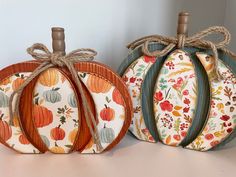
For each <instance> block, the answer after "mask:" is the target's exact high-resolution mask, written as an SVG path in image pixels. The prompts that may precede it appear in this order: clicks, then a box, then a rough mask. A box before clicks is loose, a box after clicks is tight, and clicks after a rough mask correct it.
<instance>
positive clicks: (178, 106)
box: [153, 50, 197, 146]
mask: <svg viewBox="0 0 236 177" xmlns="http://www.w3.org/2000/svg"><path fill="white" fill-rule="evenodd" d="M196 85H197V80H196V77H195V72H194V66H193V64H192V62H191V59H190V57H189V55H188V53H186V52H185V51H182V50H175V51H174V52H172V53H171V54H170V55H169V56H168V57H167V59H166V61H165V63H164V66H163V67H162V69H161V71H160V74H159V76H158V78H157V82H156V85H155V88H154V96H153V102H154V115H155V120H156V125H157V129H158V134H159V137H160V139H161V141H162V142H163V143H164V144H167V145H172V146H178V145H179V144H180V143H181V142H182V141H183V139H184V138H185V136H186V134H187V132H188V129H189V128H190V127H191V123H192V119H193V117H194V114H195V109H196V104H197V97H196V95H197V89H196Z"/></svg>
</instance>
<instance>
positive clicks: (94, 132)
mask: <svg viewBox="0 0 236 177" xmlns="http://www.w3.org/2000/svg"><path fill="white" fill-rule="evenodd" d="M65 65H66V66H67V68H68V69H69V71H70V72H71V74H72V77H73V79H74V80H75V83H76V86H77V88H78V90H79V92H80V94H81V99H82V105H83V108H84V113H85V114H84V115H85V119H86V123H87V125H88V127H89V130H90V133H91V135H92V137H93V140H94V143H95V144H96V148H97V151H98V152H102V151H103V149H104V148H103V147H102V144H101V141H100V137H99V133H98V128H97V123H96V120H95V117H94V115H93V113H92V111H91V109H90V107H89V104H88V101H87V98H86V97H85V93H84V90H83V88H82V84H81V80H80V78H79V76H78V74H77V72H76V70H75V68H74V66H73V63H70V62H68V63H67V62H65ZM89 117H90V118H91V121H90V118H89ZM91 122H92V124H91ZM92 126H93V127H92ZM93 128H94V129H93Z"/></svg>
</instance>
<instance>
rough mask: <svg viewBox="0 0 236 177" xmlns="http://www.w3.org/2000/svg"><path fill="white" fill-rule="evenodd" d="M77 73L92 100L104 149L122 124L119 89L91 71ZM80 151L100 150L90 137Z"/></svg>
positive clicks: (91, 151) (122, 106)
mask: <svg viewBox="0 0 236 177" xmlns="http://www.w3.org/2000/svg"><path fill="white" fill-rule="evenodd" d="M78 75H79V77H80V78H81V80H82V82H83V83H84V84H85V86H86V87H87V89H88V90H89V92H90V94H91V96H92V98H93V100H94V104H95V107H96V115H97V118H98V124H97V128H98V131H99V137H100V141H101V144H102V146H103V148H104V149H105V148H106V147H108V146H109V145H110V144H111V143H112V142H113V141H114V140H115V139H116V137H117V136H118V135H119V133H120V131H121V129H122V127H123V125H124V120H125V108H124V99H123V97H122V95H121V94H120V92H119V90H118V89H117V88H116V87H115V86H114V85H113V84H112V83H111V82H109V81H107V80H106V79H105V78H102V77H100V76H99V75H96V74H92V73H81V72H78ZM82 153H100V152H98V151H97V148H96V145H95V144H94V142H93V140H92V139H91V141H90V142H89V143H88V145H87V146H86V147H85V149H84V150H83V151H82Z"/></svg>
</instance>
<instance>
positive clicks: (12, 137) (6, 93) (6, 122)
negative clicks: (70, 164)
mask: <svg viewBox="0 0 236 177" xmlns="http://www.w3.org/2000/svg"><path fill="white" fill-rule="evenodd" d="M30 74H31V73H30V72H21V73H16V74H15V75H12V76H10V77H8V78H6V79H4V80H2V81H1V82H0V138H1V139H2V140H3V141H4V142H6V144H7V145H9V146H10V147H12V148H13V149H15V150H16V151H18V152H21V153H40V152H39V150H38V149H37V148H35V147H34V146H33V145H32V144H31V143H30V142H29V140H28V139H27V138H26V136H25V134H24V133H23V131H22V129H21V127H20V124H19V118H18V117H14V118H13V120H10V117H9V98H10V96H11V94H12V93H13V92H14V91H15V90H16V89H17V88H18V87H19V86H20V85H21V84H22V83H23V82H24V80H25V79H26V78H27V77H28V76H29V75H30ZM13 104H14V103H13Z"/></svg>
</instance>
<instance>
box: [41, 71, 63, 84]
mask: <svg viewBox="0 0 236 177" xmlns="http://www.w3.org/2000/svg"><path fill="white" fill-rule="evenodd" d="M38 80H39V83H40V84H42V85H44V86H47V87H51V86H54V85H56V84H57V83H58V81H59V76H58V73H57V71H56V70H55V69H54V68H49V69H47V70H46V71H44V72H43V73H41V74H40V76H39V79H38Z"/></svg>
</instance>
